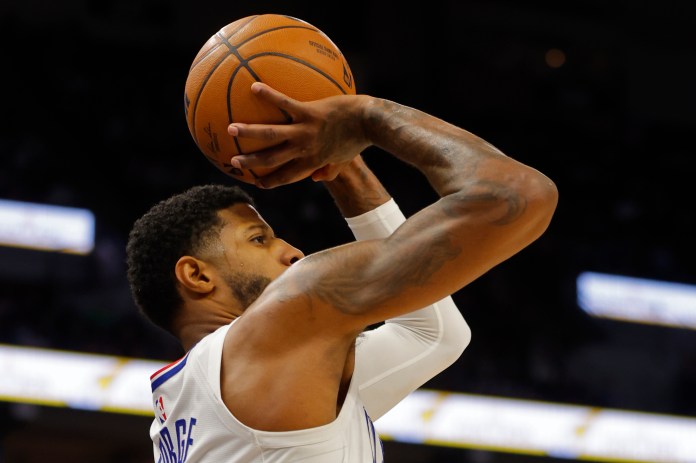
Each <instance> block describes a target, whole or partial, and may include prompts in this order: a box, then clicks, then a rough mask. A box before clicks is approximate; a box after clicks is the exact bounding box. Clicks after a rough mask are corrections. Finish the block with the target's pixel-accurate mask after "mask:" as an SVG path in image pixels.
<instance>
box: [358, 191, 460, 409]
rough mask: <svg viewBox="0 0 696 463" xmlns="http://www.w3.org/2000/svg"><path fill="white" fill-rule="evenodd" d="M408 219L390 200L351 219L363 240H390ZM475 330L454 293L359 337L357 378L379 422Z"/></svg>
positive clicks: (440, 367) (367, 405)
mask: <svg viewBox="0 0 696 463" xmlns="http://www.w3.org/2000/svg"><path fill="white" fill-rule="evenodd" d="M405 220H406V218H405V217H404V215H403V213H402V212H401V210H400V209H399V207H398V206H397V204H396V203H395V202H394V200H393V199H390V200H389V201H388V202H386V203H385V204H382V205H381V206H379V207H377V208H375V209H373V210H371V211H369V212H366V213H364V214H362V215H359V216H357V217H351V218H346V221H347V222H348V225H349V226H350V228H351V230H352V231H353V234H354V235H355V238H356V239H358V240H366V239H375V238H386V237H387V236H389V235H390V234H391V233H392V232H393V231H394V230H396V229H397V228H398V227H399V226H400V225H401V224H402V223H403V222H404V221H405ZM470 340H471V331H470V329H469V326H468V325H467V324H466V322H465V321H464V318H463V317H462V315H461V313H460V312H459V309H458V308H457V306H456V305H455V304H454V301H452V298H451V297H446V298H444V299H442V300H441V301H439V302H437V303H435V304H433V305H431V306H428V307H425V308H423V309H420V310H417V311H415V312H411V313H408V314H405V315H402V316H400V317H396V318H392V319H389V320H387V321H386V322H385V324H384V325H382V326H380V327H379V328H376V329H374V330H369V331H366V332H365V333H363V334H362V335H361V336H360V337H359V338H358V340H357V341H356V347H355V369H354V371H353V379H352V380H353V381H357V383H358V387H359V391H360V398H361V400H362V402H363V404H364V405H365V409H366V410H367V413H368V414H369V415H370V417H371V418H372V419H373V420H377V419H378V418H379V417H381V416H382V415H384V414H385V413H386V412H387V411H389V410H390V409H391V408H392V407H394V405H396V404H397V403H399V402H400V401H401V400H402V399H404V398H405V397H406V396H407V395H409V394H410V393H411V392H413V391H414V390H416V389H417V388H419V387H420V386H422V385H423V384H424V383H426V382H427V381H428V380H430V379H431V378H432V377H434V376H435V375H437V374H438V373H440V372H441V371H442V370H444V369H445V368H447V367H448V366H450V365H451V364H452V363H454V362H455V361H456V360H457V359H458V358H459V356H460V355H461V354H462V352H464V349H465V348H466V346H467V345H468V344H469V341H470Z"/></svg>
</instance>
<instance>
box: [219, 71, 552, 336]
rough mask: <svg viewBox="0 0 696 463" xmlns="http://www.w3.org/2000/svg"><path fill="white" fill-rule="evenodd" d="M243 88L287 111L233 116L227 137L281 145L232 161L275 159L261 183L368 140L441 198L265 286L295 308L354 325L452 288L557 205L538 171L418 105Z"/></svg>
mask: <svg viewBox="0 0 696 463" xmlns="http://www.w3.org/2000/svg"><path fill="white" fill-rule="evenodd" d="M252 90H253V91H255V92H257V93H258V95H259V96H260V97H262V98H265V99H267V100H268V101H269V102H271V103H273V104H276V105H277V106H278V107H280V108H281V109H283V110H285V111H287V112H288V113H289V114H290V115H292V117H293V120H294V121H295V122H294V123H292V124H289V125H270V126H269V125H245V124H233V126H231V128H230V134H231V135H233V136H242V137H256V138H264V139H269V140H277V141H278V143H282V145H280V146H279V147H277V148H274V149H270V150H267V151H266V152H265V153H259V154H252V155H245V156H237V157H235V158H234V160H233V161H232V162H233V163H238V165H240V166H243V167H247V168H253V167H258V166H274V167H275V166H282V167H280V168H279V169H278V170H276V171H275V172H274V173H272V174H270V175H269V176H267V177H266V178H263V179H261V181H260V182H259V185H260V186H264V187H272V186H276V185H281V184H284V183H289V182H291V181H296V180H298V179H301V178H305V177H307V176H309V175H310V174H311V173H312V172H315V171H316V170H317V169H320V168H321V167H323V166H325V165H327V164H329V163H340V162H347V161H348V160H350V159H351V158H352V157H354V154H352V153H356V152H359V151H361V150H362V149H364V148H365V147H367V146H369V145H374V146H377V147H379V148H382V149H383V150H385V151H387V152H389V153H391V154H392V155H394V156H395V157H397V158H399V159H401V160H402V161H404V162H407V163H409V164H411V165H414V166H415V167H416V168H418V169H419V170H420V171H421V172H422V173H423V174H424V175H425V176H426V177H427V178H428V180H429V182H430V184H431V185H432V186H433V188H434V189H435V191H437V193H438V194H439V195H440V197H441V199H440V200H439V201H437V202H435V203H434V204H432V205H430V206H428V207H426V208H425V209H423V210H421V211H420V212H418V213H417V214H415V215H414V216H412V217H410V218H409V219H408V220H407V221H406V222H404V224H403V225H402V226H400V227H399V228H398V229H397V230H396V231H395V232H394V233H393V234H392V235H391V236H389V237H388V238H386V239H380V240H369V241H364V242H359V243H352V244H348V245H344V246H340V247H337V248H333V249H331V250H327V251H324V252H319V253H316V254H314V255H311V256H309V257H307V258H305V259H303V260H302V261H300V262H298V263H297V264H296V265H294V266H293V267H292V268H291V269H290V270H288V271H287V272H286V273H285V274H284V275H283V276H282V277H281V278H279V279H278V280H276V281H275V282H274V283H273V284H272V285H271V286H269V288H268V289H269V290H271V291H270V292H269V296H271V295H272V297H277V298H280V300H282V301H284V302H285V303H286V304H291V305H294V306H295V307H297V309H298V310H300V311H305V312H306V311H307V310H309V311H310V312H311V313H312V314H317V313H334V315H328V316H327V318H328V319H331V320H330V321H329V322H328V323H326V326H327V327H333V329H335V330H345V331H346V334H348V333H354V332H355V331H358V330H361V329H362V328H364V327H365V326H367V325H370V324H372V323H376V322H378V321H382V320H386V319H388V318H392V317H394V316H398V315H401V314H404V313H408V312H412V311H413V310H416V309H418V308H419V307H424V306H427V305H429V304H432V303H434V302H436V301H438V300H440V299H442V298H444V297H446V296H447V295H449V294H452V293H454V292H456V291H457V290H459V289H460V288H462V287H463V286H465V285H466V284H468V283H469V282H471V281H473V280H474V279H476V278H478V277H479V276H480V275H482V274H483V273H485V272H486V271H488V270H489V269H490V268H492V267H493V266H495V265H497V264H499V263H500V262H502V261H504V260H505V259H507V258H509V257H511V256H512V255H514V254H515V253H517V252H519V251H520V250H521V249H523V248H524V247H526V246H527V245H528V244H530V243H531V242H532V241H534V240H535V239H536V238H538V237H539V236H540V235H541V234H542V233H543V231H544V230H545V229H546V227H547V226H548V224H549V221H550V219H551V217H552V214H553V211H554V210H555V206H556V201H557V192H556V188H555V186H554V184H553V182H551V180H549V179H548V178H547V177H546V176H544V175H543V174H541V173H540V172H538V171H537V170H535V169H533V168H531V167H529V166H526V165H524V164H522V163H520V162H518V161H515V160H513V159H512V158H510V157H507V156H505V155H503V154H502V153H501V152H500V151H499V150H497V149H496V148H494V147H493V146H491V145H490V144H489V143H487V142H485V141H484V140H482V139H481V138H479V137H477V136H475V135H473V134H471V133H470V132H468V131H466V130H464V129H461V128H459V127H456V126H454V125H452V124H449V123H447V122H445V121H442V120H440V119H438V118H436V117H433V116H431V115H428V114H425V113H423V112H421V111H418V110H415V109H413V108H409V107H406V106H402V105H399V104H397V103H394V102H391V101H387V100H382V99H378V98H373V97H369V96H364V95H362V96H340V97H331V98H327V99H324V100H319V101H316V102H309V103H300V102H297V101H294V100H291V99H289V98H288V97H286V96H285V95H282V94H280V93H278V92H276V91H274V90H272V89H270V88H269V87H268V86H265V85H263V84H258V83H257V84H254V87H252ZM267 292H268V291H267ZM271 293H272V294H271ZM291 301H294V302H291ZM302 307H304V308H302ZM325 310H326V311H328V312H325ZM336 314H338V315H336ZM322 317H323V315H322ZM320 318H321V317H320Z"/></svg>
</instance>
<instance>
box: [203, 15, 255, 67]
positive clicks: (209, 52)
mask: <svg viewBox="0 0 696 463" xmlns="http://www.w3.org/2000/svg"><path fill="white" fill-rule="evenodd" d="M258 17H259V15H256V16H252V17H250V18H249V20H248V21H246V22H244V24H240V25H239V27H237V28H236V29H235V30H234V32H232V35H230V37H229V38H231V37H232V36H233V35H234V34H236V33H237V32H239V31H240V30H241V29H243V28H244V27H246V26H247V25H249V24H251V22H252V21H253V20H254V19H256V18H258ZM223 29H224V28H223ZM220 30H222V29H220ZM218 34H221V32H220V31H218ZM218 34H215V35H216V36H217V35H218ZM218 38H219V37H218ZM222 43H223V42H220V43H217V44H215V46H213V47H212V48H211V49H210V50H208V52H207V53H206V54H205V55H203V56H201V58H200V59H199V60H198V61H194V62H193V64H192V65H191V67H190V68H189V72H191V69H193V68H194V67H195V66H196V65H197V64H198V63H200V62H201V61H203V60H204V59H205V58H206V57H207V56H208V55H210V54H211V53H212V52H214V51H215V50H217V48H218V47H219V46H220V45H222Z"/></svg>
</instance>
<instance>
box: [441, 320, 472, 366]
mask: <svg viewBox="0 0 696 463" xmlns="http://www.w3.org/2000/svg"><path fill="white" fill-rule="evenodd" d="M470 342H471V328H469V325H468V324H467V323H466V321H465V320H464V317H462V316H461V314H460V315H459V317H457V320H456V321H454V320H448V325H447V327H446V328H445V333H444V336H443V338H442V342H441V344H440V352H441V355H442V358H443V360H445V361H447V363H448V365H451V364H453V363H454V362H456V361H457V360H458V359H459V357H461V356H462V354H463V353H464V351H465V350H466V348H467V346H468V345H469V343H470Z"/></svg>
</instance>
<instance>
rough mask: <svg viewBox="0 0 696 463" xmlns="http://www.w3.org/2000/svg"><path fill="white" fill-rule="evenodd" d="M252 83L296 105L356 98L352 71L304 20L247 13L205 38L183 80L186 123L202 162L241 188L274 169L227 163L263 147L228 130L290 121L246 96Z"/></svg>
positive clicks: (327, 38) (249, 93) (276, 110)
mask: <svg viewBox="0 0 696 463" xmlns="http://www.w3.org/2000/svg"><path fill="white" fill-rule="evenodd" d="M257 81H258V82H263V83H266V84H268V85H270V86H271V87H273V88H275V89H276V90H278V91H280V92H282V93H284V94H286V95H288V96H289V97H291V98H294V99H296V100H299V101H311V100H317V99H321V98H325V97H328V96H332V95H341V94H355V82H354V81H353V74H352V73H351V70H350V67H349V66H348V62H347V61H346V59H345V58H344V56H343V54H342V53H341V51H340V50H339V49H338V47H337V46H336V45H335V44H334V43H333V41H332V40H331V39H330V38H329V37H328V36H327V35H326V34H324V33H323V32H322V31H320V30H319V29H317V28H316V27H314V26H312V25H311V24H309V23H307V22H305V21H303V20H300V19H297V18H293V17H290V16H284V15H278V14H262V15H256V16H249V17H245V18H242V19H239V20H237V21H234V22H232V23H230V24H228V25H226V26H225V27H223V28H222V29H220V30H219V31H218V32H217V33H215V34H214V35H213V36H212V37H210V39H209V40H208V41H207V42H206V43H205V44H204V45H203V47H202V48H201V49H200V51H199V52H198V54H197V55H196V57H195V58H194V60H193V63H192V64H191V68H190V69H189V73H188V77H187V79H186V88H185V92H184V105H185V114H186V122H187V124H188V128H189V131H190V133H191V136H192V137H193V141H194V142H195V143H196V145H197V146H198V148H199V149H200V151H202V152H203V154H204V155H205V157H206V158H207V159H208V160H209V161H210V162H212V163H213V164H214V165H215V166H216V167H217V168H218V169H220V170H221V171H222V172H224V173H225V174H227V175H229V176H231V177H233V178H236V179H238V180H241V181H243V182H246V183H254V180H255V179H256V178H258V177H263V176H264V175H266V174H268V173H269V172H270V171H272V170H273V169H258V170H256V171H252V170H246V169H237V168H234V167H232V166H231V165H230V158H231V157H232V156H234V155H236V154H245V153H253V152H256V151H260V150H263V149H265V148H269V146H268V145H267V144H264V143H268V142H265V141H263V140H257V139H248V138H247V139H245V138H242V137H232V136H230V135H228V133H227V126H228V125H229V124H231V123H232V122H244V123H250V124H253V123H273V124H279V123H289V122H291V120H290V118H289V116H288V115H287V114H283V112H282V111H281V110H279V109H278V108H276V107H274V106H272V105H270V104H268V103H266V102H264V101H262V100H260V99H259V98H258V97H257V96H256V95H254V94H253V93H251V90H250V87H251V84H252V83H254V82H257Z"/></svg>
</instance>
